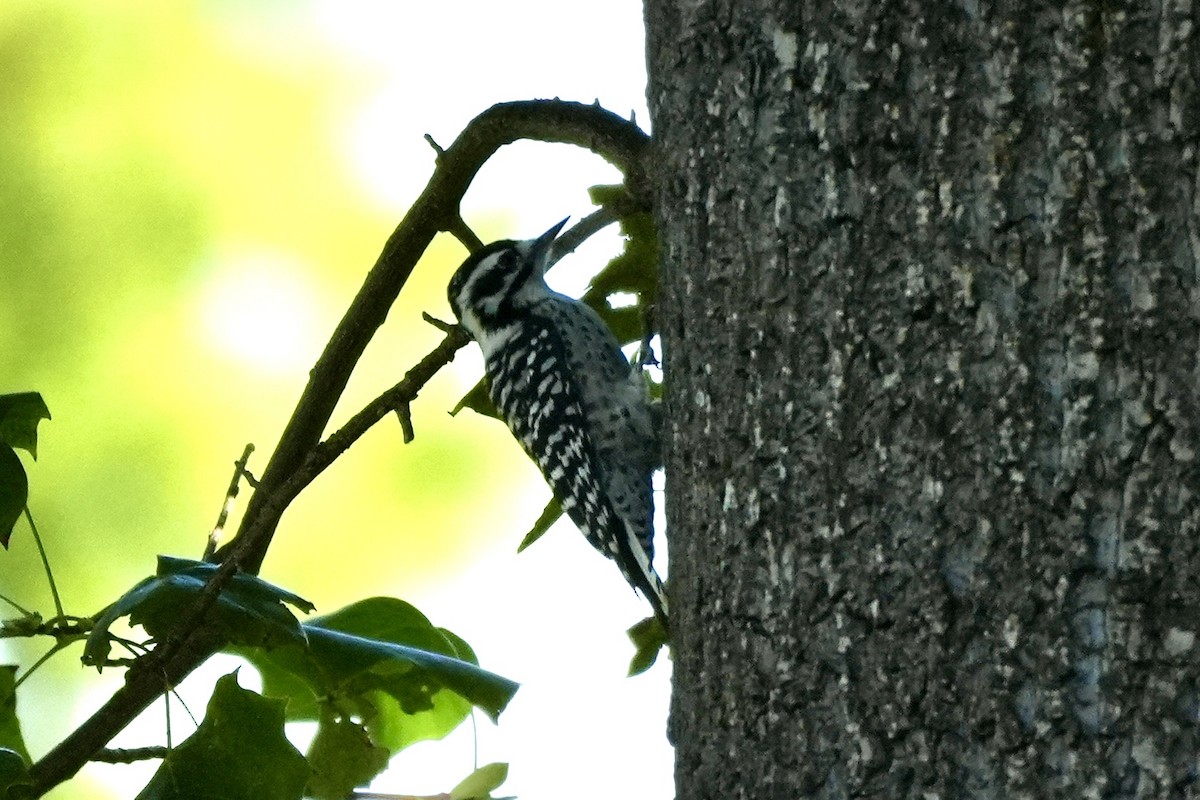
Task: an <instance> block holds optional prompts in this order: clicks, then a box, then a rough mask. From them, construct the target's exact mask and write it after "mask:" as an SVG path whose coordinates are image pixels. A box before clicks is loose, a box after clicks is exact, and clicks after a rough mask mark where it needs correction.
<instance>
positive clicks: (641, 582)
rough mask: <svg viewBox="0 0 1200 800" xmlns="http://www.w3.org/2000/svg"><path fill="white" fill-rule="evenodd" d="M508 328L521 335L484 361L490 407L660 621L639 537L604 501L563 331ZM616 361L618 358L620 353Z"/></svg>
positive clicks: (655, 584) (536, 320)
mask: <svg viewBox="0 0 1200 800" xmlns="http://www.w3.org/2000/svg"><path fill="white" fill-rule="evenodd" d="M511 324H512V325H514V326H519V327H520V330H514V331H512V335H511V336H508V337H506V343H502V344H500V345H499V346H497V347H496V348H495V349H493V350H492V351H491V352H490V353H489V354H488V356H487V372H488V375H489V376H490V380H489V385H490V392H491V396H492V401H493V402H494V403H495V404H496V407H497V408H498V409H499V410H500V412H501V414H502V415H503V416H504V418H505V420H506V421H507V422H508V426H509V428H510V429H511V430H512V432H513V434H514V435H515V436H516V438H517V440H518V441H520V442H521V445H522V446H523V447H524V448H525V451H526V452H527V453H529V455H530V456H531V457H532V458H533V459H534V461H535V462H537V465H538V467H539V468H540V469H541V472H542V475H543V476H544V477H545V478H546V481H547V483H549V484H550V488H551V490H552V491H553V492H554V496H555V497H557V498H558V501H559V502H560V503H561V504H562V507H563V511H565V512H566V513H567V516H569V517H570V518H571V520H572V521H573V522H574V523H575V524H576V526H578V528H579V530H580V532H582V533H583V535H584V537H585V538H586V539H587V540H588V541H589V542H590V543H591V544H592V545H593V546H594V547H595V548H596V549H598V550H600V551H601V552H602V553H604V554H605V555H606V556H608V557H609V558H612V559H613V560H615V561H616V562H617V566H618V567H619V568H620V570H621V572H622V574H624V575H625V578H626V580H628V581H629V583H630V584H631V585H633V586H634V587H635V588H637V589H638V590H640V591H641V592H642V594H644V595H646V597H647V599H649V600H650V602H651V604H652V605H653V606H654V608H655V612H656V613H657V614H658V615H659V616H660V617H662V618H663V619H664V621H665V618H666V610H665V602H664V593H663V590H662V584H661V582H660V581H659V580H658V576H657V575H656V574H655V573H654V570H653V567H652V565H651V563H650V558H651V553H650V552H649V551H648V550H647V549H646V548H645V546H644V545H643V544H642V538H643V536H644V532H643V531H642V530H636V529H634V528H633V526H631V525H630V524H629V522H627V521H626V519H624V518H623V517H622V515H621V513H620V509H618V508H617V507H616V506H615V505H614V502H613V500H612V499H611V498H610V497H609V491H610V490H609V485H608V483H607V482H606V477H605V476H606V471H605V465H604V463H603V460H602V456H601V454H600V451H599V449H598V448H597V446H596V443H595V442H594V441H593V437H592V428H591V427H590V425H591V422H590V420H589V418H588V416H587V413H586V411H585V403H584V399H583V392H582V390H581V387H580V385H579V383H578V382H577V381H576V379H575V378H576V376H577V375H578V374H579V372H578V370H577V369H576V367H575V365H574V364H572V363H571V362H572V361H573V360H574V359H573V357H572V356H571V355H569V354H568V352H567V350H568V348H567V347H566V346H565V344H564V339H563V337H562V335H561V333H562V332H561V331H559V330H557V329H556V328H555V327H554V325H553V322H552V320H551V319H549V318H547V317H545V316H542V315H539V314H535V315H530V316H528V317H526V318H524V319H522V320H520V321H519V322H513V323H511ZM605 330H607V329H605ZM608 335H609V336H610V337H611V335H612V334H611V333H610V334H608ZM516 342H520V345H519V346H517V345H516V344H515V343H516ZM616 355H617V357H618V358H621V354H620V351H619V350H617V351H616ZM575 357H578V356H575ZM622 360H623V359H622ZM587 369H595V365H589V366H588V367H587ZM626 371H628V366H626ZM646 480H647V484H648V482H649V473H647V475H646ZM647 488H648V486H647ZM620 502H621V503H622V504H624V502H625V501H624V500H622V501H620ZM651 502H652V499H651Z"/></svg>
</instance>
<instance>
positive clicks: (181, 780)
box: [137, 672, 309, 800]
mask: <svg viewBox="0 0 1200 800" xmlns="http://www.w3.org/2000/svg"><path fill="white" fill-rule="evenodd" d="M308 778H309V768H308V764H307V762H305V760H304V756H302V755H300V753H299V752H298V751H297V750H296V748H294V747H292V745H291V743H290V742H289V741H288V740H287V738H286V737H285V736H284V735H283V703H282V702H280V701H278V700H270V699H268V698H265V697H262V696H260V695H257V694H255V693H254V692H251V691H248V690H246V689H243V688H242V687H240V686H238V683H237V673H236V672H234V673H232V674H229V675H226V676H224V677H223V678H221V679H220V680H218V681H217V686H216V688H215V689H214V690H213V695H212V699H211V700H209V703H208V711H207V712H206V713H205V715H204V722H202V723H201V724H200V727H199V728H197V729H196V732H195V733H193V734H192V735H191V736H190V737H188V739H187V740H186V741H185V742H183V744H181V745H179V747H176V748H175V749H174V750H172V751H170V752H169V753H167V757H166V758H165V759H163V762H162V764H161V765H160V766H159V768H158V771H157V772H155V773H154V777H153V778H151V779H150V783H148V784H147V785H146V788H145V789H143V790H142V791H141V793H140V794H138V796H137V797H138V800H201V799H202V798H203V799H207V798H214V800H215V798H221V800H299V798H300V797H301V796H302V795H303V793H304V786H305V784H306V783H307V782H308Z"/></svg>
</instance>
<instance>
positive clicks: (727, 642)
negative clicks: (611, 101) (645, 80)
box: [646, 0, 1200, 800]
mask: <svg viewBox="0 0 1200 800" xmlns="http://www.w3.org/2000/svg"><path fill="white" fill-rule="evenodd" d="M646 15H647V31H648V38H647V47H648V62H649V73H650V88H649V101H650V108H651V113H652V120H653V126H654V138H655V140H656V144H655V146H656V147H657V148H658V151H657V154H656V159H655V160H656V164H657V167H658V171H657V175H656V178H657V187H658V188H657V192H658V196H657V208H658V212H657V214H658V224H659V230H660V236H661V238H662V264H661V279H662V283H663V287H662V297H661V301H660V309H659V317H660V322H661V324H662V334H663V343H664V352H665V356H666V362H665V363H666V370H667V372H666V374H667V398H666V404H667V418H668V431H667V450H668V452H667V476H668V477H667V494H666V497H667V519H668V526H669V540H670V545H669V546H670V564H671V574H670V584H671V610H672V633H673V639H674V646H675V695H674V701H673V709H672V724H671V731H672V736H673V739H674V741H675V744H676V747H677V753H678V763H677V775H676V777H677V786H678V796H679V797H680V798H682V799H683V800H700V798H721V800H731V798H797V797H804V798H809V797H812V798H844V797H864V798H907V797H914V798H958V797H970V798H1024V797H1029V798H1035V797H1036V798H1042V797H1062V798H1085V797H1097V798H1099V797H1105V798H1109V797H1111V798H1168V797H1190V796H1193V793H1196V792H1197V791H1198V787H1197V786H1196V781H1197V775H1198V772H1197V770H1198V768H1200V763H1198V755H1200V750H1198V746H1197V741H1198V738H1197V737H1198V733H1200V730H1198V724H1200V670H1198V668H1197V656H1198V655H1200V650H1198V648H1197V646H1196V632H1197V630H1198V629H1200V537H1198V534H1200V531H1198V529H1200V501H1198V497H1197V492H1198V491H1200V469H1198V466H1197V457H1198V453H1200V358H1198V355H1197V354H1198V352H1200V191H1198V190H1200V167H1198V156H1197V147H1198V146H1200V34H1198V33H1197V30H1196V24H1197V21H1198V20H1197V10H1196V7H1195V6H1194V5H1193V0H1141V1H1140V2H1129V3H1121V2H1115V3H1093V2H1077V1H1072V2H1067V3H1065V4H1064V3H1050V2H1030V3H1012V2H1008V3H992V2H986V1H984V2H980V0H960V2H956V3H945V2H933V1H932V0H925V1H921V0H907V1H906V2H877V3H871V2H864V0H824V1H823V2H813V1H812V0H807V1H805V2H800V1H798V0H797V1H796V2H785V1H783V0H780V1H779V2H769V1H768V0H715V1H713V0H647V10H646Z"/></svg>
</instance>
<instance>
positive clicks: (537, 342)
mask: <svg viewBox="0 0 1200 800" xmlns="http://www.w3.org/2000/svg"><path fill="white" fill-rule="evenodd" d="M565 222H566V220H563V222H560V223H559V224H557V225H555V226H554V227H553V228H551V229H550V230H549V231H547V232H546V233H544V234H543V235H542V236H540V237H538V238H537V239H530V240H527V241H519V242H518V241H511V240H504V241H499V242H493V243H491V244H489V245H487V246H485V247H483V248H481V249H480V250H478V251H476V252H475V253H472V254H471V256H470V257H468V258H467V260H466V261H465V262H464V263H463V265H462V266H461V267H459V269H458V271H457V272H456V273H455V274H454V277H453V278H451V280H450V285H449V288H448V290H447V294H448V296H449V300H450V305H451V307H452V308H453V309H454V313H455V314H456V315H457V316H458V319H459V321H460V322H461V323H462V326H463V327H464V328H465V329H466V330H467V332H468V333H469V334H471V336H472V338H474V339H475V341H476V342H478V343H479V346H480V348H481V349H482V350H483V357H484V365H485V370H486V372H487V377H488V390H489V394H490V395H491V398H492V402H493V403H495V405H496V408H497V409H499V411H500V413H501V415H502V416H503V417H504V419H505V421H506V422H507V423H508V426H509V429H510V430H512V432H513V435H514V436H515V437H516V438H517V440H518V441H519V442H520V443H521V445H522V447H524V448H525V451H526V452H527V453H528V454H529V455H530V456H531V457H532V458H533V460H534V461H535V462H537V465H538V467H539V468H540V469H541V472H542V475H543V476H544V477H545V478H546V482H547V483H549V484H550V488H551V490H552V491H553V492H554V496H555V497H556V498H558V501H559V502H560V503H561V504H562V507H563V511H565V512H566V514H567V516H568V517H570V518H571V520H572V521H573V522H574V523H575V525H576V526H577V527H578V528H579V530H580V531H581V532H582V533H583V535H584V537H586V538H587V540H588V541H589V542H591V544H592V545H593V546H594V547H595V548H596V549H597V550H599V551H600V552H601V553H603V554H604V555H606V556H608V557H609V558H612V559H613V560H615V561H616V562H617V566H618V567H620V569H621V572H622V574H624V576H625V578H626V580H627V581H629V583H630V584H631V585H632V586H633V587H634V588H635V589H637V590H638V591H640V592H641V593H642V594H643V595H645V596H646V597H647V599H649V601H650V604H651V605H652V606H653V608H654V612H655V615H656V616H658V617H659V619H660V620H662V622H663V623H664V625H665V624H666V618H667V604H666V596H665V592H664V590H663V585H662V582H661V581H660V580H659V578H658V575H657V573H655V571H654V567H653V564H652V562H653V557H654V543H653V536H654V531H653V516H654V498H653V493H652V489H651V474H652V473H653V471H654V468H655V465H656V464H657V459H658V454H657V452H656V441H657V439H656V436H655V431H654V429H653V423H652V418H651V412H650V405H649V400H648V398H647V395H646V385H645V383H644V381H643V379H642V376H641V374H640V372H639V371H638V370H635V369H633V368H632V367H631V366H630V364H629V362H628V361H627V360H626V359H625V356H624V354H622V353H621V349H620V346H619V344H618V343H617V340H616V337H614V336H613V334H612V332H611V331H610V330H609V329H608V327H607V326H605V324H604V322H603V321H602V320H601V319H600V317H599V316H598V315H597V314H596V312H595V311H594V310H592V309H591V308H590V307H588V306H587V305H585V304H584V303H581V302H579V301H578V300H574V299H572V298H570V297H567V296H565V295H561V294H558V293H557V292H553V291H551V290H550V288H549V287H548V286H547V285H546V282H545V279H544V273H545V270H546V267H547V265H548V264H549V260H550V251H551V248H552V245H553V243H554V237H555V236H556V235H557V234H558V232H559V230H560V229H561V228H562V226H563V225H564V224H565Z"/></svg>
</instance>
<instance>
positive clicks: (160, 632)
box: [83, 556, 314, 668]
mask: <svg viewBox="0 0 1200 800" xmlns="http://www.w3.org/2000/svg"><path fill="white" fill-rule="evenodd" d="M218 568H219V567H218V565H216V564H210V563H207V562H203V561H192V560H190V559H183V558H172V557H169V556H159V558H158V571H157V573H156V574H155V576H154V577H151V578H146V579H144V580H142V581H141V582H140V583H138V584H137V585H136V586H134V587H133V588H132V589H130V590H129V591H128V592H126V593H125V594H124V595H122V596H121V598H120V599H118V600H117V601H116V602H115V603H113V604H112V605H111V606H109V607H108V608H107V609H105V611H104V613H103V614H102V615H101V616H100V618H99V619H98V620H96V625H95V627H94V628H92V632H91V633H90V634H89V635H88V640H87V644H86V645H84V648H83V662H84V663H85V664H90V665H93V666H95V667H97V668H101V667H103V666H104V661H105V660H106V659H107V658H108V653H109V651H110V649H111V636H110V634H109V632H108V629H109V627H110V626H111V625H112V624H113V623H114V622H116V621H117V620H118V619H120V618H121V617H123V616H125V615H128V616H129V622H130V624H131V625H141V626H142V627H143V628H145V629H146V632H147V633H149V634H150V635H151V636H153V637H155V638H157V639H162V638H163V637H165V636H166V635H167V634H169V633H170V632H171V630H172V628H174V626H175V625H176V623H178V621H179V619H180V614H182V613H183V612H184V611H186V610H187V609H188V608H190V607H191V606H192V604H193V603H194V602H195V601H196V598H197V597H199V595H200V593H201V592H203V591H204V588H205V586H206V585H207V584H208V582H209V580H211V579H212V577H213V575H214V574H216V571H217V569H218ZM285 604H286V605H285ZM287 605H291V606H294V607H296V608H299V609H300V610H302V611H305V612H308V611H312V610H313V608H314V606H313V604H312V603H310V602H308V601H307V600H305V599H304V598H302V597H300V596H298V595H295V594H293V593H291V592H289V591H286V590H284V589H281V588H279V587H278V586H274V585H272V584H270V583H267V582H266V581H264V580H262V579H261V578H259V577H257V576H255V575H249V574H246V573H237V574H235V575H234V576H233V577H231V578H230V579H229V582H228V583H226V584H225V586H224V587H223V588H222V589H221V593H220V594H219V595H218V596H217V599H216V602H214V603H213V607H212V608H211V609H210V610H209V612H208V617H207V620H208V623H209V624H210V625H213V626H215V627H216V629H217V630H219V631H220V632H221V635H222V636H224V637H225V638H226V639H227V640H228V641H229V643H230V644H241V645H250V646H255V647H269V646H277V645H282V644H286V643H290V642H302V641H303V640H304V631H303V630H302V629H301V627H300V622H299V620H297V619H296V617H295V616H294V615H293V614H292V612H291V611H289V610H288V608H287Z"/></svg>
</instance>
